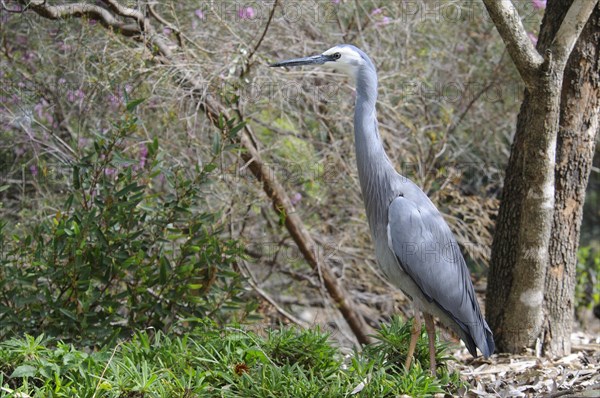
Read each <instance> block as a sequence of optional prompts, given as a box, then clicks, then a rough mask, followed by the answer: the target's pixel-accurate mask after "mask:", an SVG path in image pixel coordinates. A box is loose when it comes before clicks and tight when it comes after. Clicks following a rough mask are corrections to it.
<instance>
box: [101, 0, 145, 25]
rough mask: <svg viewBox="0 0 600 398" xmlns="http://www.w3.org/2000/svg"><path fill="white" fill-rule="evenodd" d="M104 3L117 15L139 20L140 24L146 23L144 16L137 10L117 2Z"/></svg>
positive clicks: (106, 1)
mask: <svg viewBox="0 0 600 398" xmlns="http://www.w3.org/2000/svg"><path fill="white" fill-rule="evenodd" d="M103 2H104V3H106V5H108V8H110V9H111V10H112V11H114V12H115V13H116V14H119V15H121V16H123V17H130V18H133V19H135V20H137V21H138V22H139V23H140V24H142V23H143V22H144V19H145V18H144V14H142V13H141V12H140V11H138V10H135V9H133V8H129V7H125V6H124V5H122V4H119V3H118V2H116V1H115V0H103Z"/></svg>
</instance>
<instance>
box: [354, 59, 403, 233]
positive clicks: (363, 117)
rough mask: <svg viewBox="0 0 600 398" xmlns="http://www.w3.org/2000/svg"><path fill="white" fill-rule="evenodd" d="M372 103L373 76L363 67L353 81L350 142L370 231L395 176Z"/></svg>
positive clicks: (375, 86) (387, 197)
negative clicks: (354, 94)
mask: <svg viewBox="0 0 600 398" xmlns="http://www.w3.org/2000/svg"><path fill="white" fill-rule="evenodd" d="M376 101H377V75H376V73H375V71H371V70H370V69H367V68H366V67H364V68H361V69H360V70H359V71H358V76H357V81H356V108H355V112H354V139H355V148H356V163H357V167H358V178H359V180H360V186H361V189H362V193H363V200H364V202H365V208H366V210H367V218H368V219H369V223H370V224H371V230H372V231H373V230H374V225H373V222H374V220H378V219H381V218H380V216H383V215H384V214H377V213H378V212H379V211H382V210H383V209H382V208H383V207H384V204H386V203H388V202H389V200H390V198H389V196H390V194H391V193H390V192H391V187H390V181H391V179H392V178H393V176H394V175H395V174H396V173H395V170H394V167H393V166H392V164H391V162H390V160H389V159H388V157H387V155H386V153H385V151H384V149H383V143H382V141H381V137H380V136H379V131H378V129H377V114H376V111H375V103H376Z"/></svg>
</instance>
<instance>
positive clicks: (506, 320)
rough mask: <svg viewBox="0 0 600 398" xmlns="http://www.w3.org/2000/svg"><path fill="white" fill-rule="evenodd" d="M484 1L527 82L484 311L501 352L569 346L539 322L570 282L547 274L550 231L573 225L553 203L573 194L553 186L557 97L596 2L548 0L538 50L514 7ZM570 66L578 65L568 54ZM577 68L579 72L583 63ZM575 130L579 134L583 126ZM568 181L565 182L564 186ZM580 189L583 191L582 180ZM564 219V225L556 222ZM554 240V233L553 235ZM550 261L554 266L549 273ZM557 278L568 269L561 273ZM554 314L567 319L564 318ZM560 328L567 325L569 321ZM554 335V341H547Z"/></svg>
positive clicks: (560, 111) (562, 112)
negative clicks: (557, 213) (556, 280)
mask: <svg viewBox="0 0 600 398" xmlns="http://www.w3.org/2000/svg"><path fill="white" fill-rule="evenodd" d="M484 2H485V5H486V7H487V9H488V11H489V13H490V16H491V17H492V20H493V21H494V23H495V25H496V26H497V28H498V31H499V32H500V34H501V36H502V38H503V40H504V41H505V43H506V44H507V49H508V51H509V53H510V55H511V57H512V59H513V61H514V62H515V65H516V66H517V69H518V70H519V73H520V75H521V77H522V78H523V80H524V82H525V85H526V90H525V96H524V101H523V104H522V106H521V110H520V112H519V116H518V119H517V130H516V134H515V138H514V142H513V146H512V149H511V155H510V159H509V163H508V168H507V170H506V177H505V181H504V189H503V192H502V200H501V205H500V210H499V214H498V220H497V225H496V233H495V236H494V243H493V246H492V259H491V265H490V275H489V283H488V291H487V307H486V314H487V318H488V322H489V324H490V326H491V328H492V330H493V331H494V335H495V336H494V337H495V340H496V347H497V349H498V350H499V351H504V352H513V353H515V352H520V351H522V350H524V349H525V348H537V349H536V352H538V353H541V350H540V349H541V348H542V345H541V344H539V343H540V342H544V343H545V344H546V347H547V348H545V349H544V351H546V350H547V349H548V348H550V347H561V346H562V347H567V345H566V344H565V343H564V341H559V340H564V338H565V336H564V334H555V335H554V336H553V335H552V334H550V333H548V334H545V332H546V331H548V322H544V319H547V318H545V316H546V315H547V312H548V311H547V310H548V306H547V303H545V299H547V300H548V299H549V300H551V301H552V302H553V305H554V307H556V308H563V307H564V306H565V305H567V306H568V304H565V303H564V302H565V301H568V300H566V298H565V296H564V294H566V293H568V292H569V288H568V287H566V288H564V289H563V285H562V284H560V285H561V286H560V287H559V286H557V284H556V283H548V281H547V277H550V278H552V275H556V274H557V272H556V270H557V269H559V268H560V267H559V266H558V263H559V262H560V261H558V262H557V259H555V258H554V256H555V255H556V254H557V251H558V250H554V251H552V252H551V251H550V249H551V242H553V241H554V239H553V238H552V236H553V234H556V233H561V232H563V230H561V229H562V228H565V227H566V228H567V229H568V230H571V229H572V228H571V227H572V226H573V225H574V223H576V224H578V221H574V219H573V218H571V219H569V220H566V218H564V217H563V218H561V219H559V220H557V219H556V217H555V206H557V207H559V208H560V207H561V206H563V205H564V203H565V200H567V201H568V199H570V198H571V196H572V195H571V194H570V193H569V192H568V191H564V192H556V193H555V168H556V162H555V161H556V150H557V139H558V134H559V122H560V121H561V120H562V117H566V118H568V117H572V116H573V115H571V114H570V113H569V112H573V110H574V108H573V107H571V108H568V109H566V108H565V107H566V105H565V104H566V103H568V101H567V100H566V99H565V98H561V94H563V95H567V96H568V95H571V94H574V93H572V92H569V93H566V92H565V90H564V89H563V81H564V77H565V67H566V65H567V61H568V60H569V57H570V55H571V51H572V49H573V47H574V46H575V43H576V41H577V39H578V37H579V35H580V33H581V31H582V29H583V27H584V26H585V24H586V21H587V20H588V19H589V16H590V14H591V13H592V11H593V10H594V8H595V7H596V5H597V2H596V1H590V0H575V1H573V0H557V1H555V2H549V4H548V9H547V12H546V15H545V18H544V21H543V23H542V28H541V33H540V39H539V42H538V46H537V50H536V49H534V48H533V45H532V44H531V42H530V41H528V40H524V37H525V36H526V32H525V30H524V28H523V26H522V24H521V21H520V19H519V18H515V15H517V16H518V14H517V11H516V10H515V9H514V7H513V6H512V3H511V2H510V1H508V0H505V1H502V2H499V1H496V0H484ZM541 54H543V56H542V55H541ZM569 66H570V67H572V68H577V67H580V66H579V65H576V64H575V63H574V62H573V61H571V62H570V63H569ZM582 72H584V73H585V68H583V69H582ZM569 73H571V72H569ZM590 73H591V72H590ZM568 84H570V82H569V81H567V85H568ZM572 127H577V126H575V125H573V126H572ZM579 127H581V125H580V126H579ZM573 132H574V133H576V134H580V133H581V130H577V131H573ZM561 149H562V148H561ZM560 156H563V154H562V152H561V155H560ZM561 159H562V158H561ZM581 160H582V161H583V163H585V160H584V159H581ZM589 161H590V162H591V157H590V159H589ZM587 167H589V165H588V166H587ZM583 168H585V166H583ZM557 181H558V182H559V186H558V188H559V190H560V189H564V185H565V183H566V181H565V180H564V179H563V175H560V176H557ZM582 183H583V184H585V183H587V178H583V179H579V180H578V181H577V183H576V184H579V185H581V184H582ZM571 184H573V183H572V182H571V181H569V182H568V184H567V185H571ZM582 189H583V190H585V185H584V186H583V188H582ZM578 190H579V188H577V189H576V191H578ZM565 195H566V196H565ZM555 196H556V197H557V198H558V199H557V201H556V202H555ZM580 199H581V198H580ZM569 203H571V202H569ZM582 205H583V200H582V199H581V201H580V203H579V204H578V203H577V202H576V201H575V204H574V206H579V212H580V211H581V206H582ZM571 215H573V213H571ZM564 222H566V223H567V224H564V225H563V224H561V223H564ZM555 223H559V224H555ZM555 225H558V226H559V227H560V228H558V229H557V228H555V227H554V226H555ZM575 230H576V231H575ZM575 230H574V231H573V232H574V233H575V235H577V236H573V237H574V238H575V242H574V247H573V244H569V245H570V247H571V248H572V249H571V250H575V249H574V248H576V245H577V240H578V239H577V238H578V225H577V227H576V228H575ZM555 239H560V237H558V236H555ZM552 248H554V246H552ZM549 264H555V265H557V267H556V268H552V270H551V271H550V272H548V268H549ZM558 274H561V273H560V272H559V273H558ZM548 275H550V276H548ZM562 277H567V278H568V277H571V278H572V277H573V275H571V274H566V273H562ZM570 283H572V281H571V282H570ZM561 289H562V291H559V290H561ZM559 301H560V304H558V302H559ZM555 319H556V321H561V322H570V318H568V317H567V318H563V319H558V318H555ZM559 328H562V329H565V328H570V325H562V326H560V327H559ZM557 330H558V329H557ZM565 330H566V329H565ZM566 338H567V339H568V338H569V336H567V337H566ZM553 339H557V341H555V342H551V341H552V340H553ZM548 353H549V351H548Z"/></svg>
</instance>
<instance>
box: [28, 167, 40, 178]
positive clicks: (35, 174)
mask: <svg viewBox="0 0 600 398" xmlns="http://www.w3.org/2000/svg"><path fill="white" fill-rule="evenodd" d="M29 171H30V172H31V175H32V176H34V177H37V175H38V168H37V166H36V165H35V164H32V165H31V166H29Z"/></svg>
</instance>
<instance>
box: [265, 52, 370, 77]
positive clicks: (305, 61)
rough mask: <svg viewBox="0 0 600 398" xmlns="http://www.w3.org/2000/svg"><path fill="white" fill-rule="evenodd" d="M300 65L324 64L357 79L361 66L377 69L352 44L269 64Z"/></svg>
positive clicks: (365, 55)
mask: <svg viewBox="0 0 600 398" xmlns="http://www.w3.org/2000/svg"><path fill="white" fill-rule="evenodd" d="M300 65H323V66H325V67H328V68H332V69H335V70H337V71H340V72H342V73H345V74H347V75H349V76H350V77H352V78H353V79H356V77H357V75H358V71H359V70H360V69H361V68H365V67H366V68H372V69H373V71H375V67H374V66H373V63H372V62H371V60H370V59H369V57H368V56H367V54H365V53H364V52H362V51H361V50H360V49H359V48H357V47H354V46H353V45H351V44H340V45H337V46H335V47H331V48H330V49H329V50H327V51H325V52H324V53H323V54H318V55H313V56H310V57H304V58H294V59H289V60H287V61H281V62H276V63H274V64H271V65H269V66H300Z"/></svg>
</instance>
